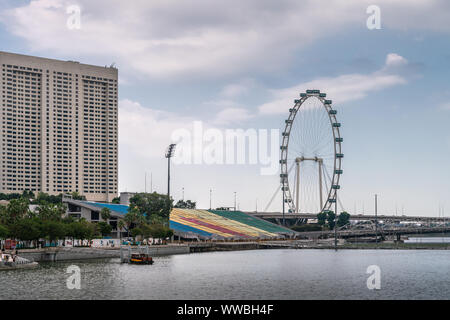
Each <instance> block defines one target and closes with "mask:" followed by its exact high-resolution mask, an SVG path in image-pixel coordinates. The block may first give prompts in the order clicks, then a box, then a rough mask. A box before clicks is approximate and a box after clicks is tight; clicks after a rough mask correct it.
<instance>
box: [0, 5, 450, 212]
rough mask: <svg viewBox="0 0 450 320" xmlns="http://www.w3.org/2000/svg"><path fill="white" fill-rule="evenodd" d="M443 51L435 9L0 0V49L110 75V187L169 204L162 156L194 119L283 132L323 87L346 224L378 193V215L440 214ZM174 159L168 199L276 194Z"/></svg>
mask: <svg viewBox="0 0 450 320" xmlns="http://www.w3.org/2000/svg"><path fill="white" fill-rule="evenodd" d="M370 5H376V6H377V7H378V8H379V22H380V28H369V27H368V19H369V22H370V21H374V20H371V19H372V18H373V11H370V10H369V12H368V11H367V9H368V7H369V6H370ZM74 8H75V11H74ZM77 8H78V9H79V15H77V12H78V11H77V10H78V9H77ZM377 21H378V20H377ZM369 25H370V23H369ZM449 40H450V3H449V2H448V1H445V0H428V1H426V0H411V1H401V0H389V1H387V0H377V1H373V0H371V1H364V0H346V1H337V0H335V1H333V0H329V1H321V0H303V1H299V0H278V1H273V0H248V1H235V0H230V1H211V0H186V1H175V0H152V1H148V0H145V1H144V0H132V1H120V0H96V1H87V0H78V1H76V0H35V1H23V0H14V1H11V0H9V1H5V0H0V50H1V51H8V52H14V53H21V54H28V55H36V56H42V57H48V58H55V59H62V60H75V61H79V62H81V63H87V64H95V65H101V66H104V65H111V64H112V63H114V64H115V66H116V67H117V68H118V69H119V191H138V192H139V191H141V192H142V191H144V190H147V191H150V190H152V191H158V192H161V193H165V192H166V191H167V159H165V158H164V153H165V150H166V148H167V146H168V145H169V144H170V143H172V142H173V137H174V134H175V136H176V135H177V133H180V132H182V133H183V132H184V133H186V132H190V133H192V134H193V133H194V131H193V130H194V127H195V123H197V124H198V123H201V125H202V127H203V129H204V130H209V132H210V133H211V132H212V133H216V134H220V133H222V134H224V133H225V132H226V130H227V129H229V130H236V129H243V130H248V129H255V130H259V129H262V130H269V131H270V130H271V129H276V130H282V129H283V128H284V120H285V119H286V118H287V116H288V111H289V108H292V107H293V105H294V103H293V101H294V99H298V98H299V93H300V92H304V91H305V90H306V89H320V90H321V91H322V92H326V93H327V97H328V98H329V99H332V100H333V108H336V109H337V110H338V120H339V122H341V123H342V127H341V133H342V136H343V137H344V143H343V152H344V154H345V158H344V160H343V169H344V174H343V176H342V180H341V182H340V185H341V189H340V191H339V197H340V200H341V202H342V206H343V209H345V210H346V211H348V212H350V213H355V212H357V213H367V214H369V213H373V211H374V195H375V194H378V199H379V206H378V207H379V213H381V214H395V212H397V213H398V214H401V213H404V214H409V215H428V216H437V215H438V214H442V212H444V214H445V215H447V214H450V197H449V191H450V169H449V168H448V159H450V129H449V126H448V123H449V122H450V81H449V75H450V72H449V71H450V41H449ZM330 130H331V129H330ZM203 139H206V138H205V136H203ZM202 144H203V146H204V147H205V146H207V145H208V141H202ZM277 145H278V144H277ZM177 152H178V153H176V155H175V158H176V157H180V154H179V152H180V151H179V150H178V151H177ZM274 156H275V155H274ZM175 158H174V159H173V160H174V163H173V165H172V168H171V176H172V183H171V190H172V192H171V194H172V196H173V197H174V199H175V200H178V199H180V198H182V196H183V191H182V190H183V188H184V197H185V199H191V200H193V201H196V202H197V207H199V208H209V201H210V189H212V193H211V194H212V199H211V201H212V206H213V207H220V206H233V205H234V196H235V192H236V199H237V205H238V207H239V209H241V210H248V211H254V210H256V209H257V210H258V211H261V210H264V209H265V207H266V205H267V204H268V203H269V200H270V198H271V197H272V195H273V194H274V192H275V191H276V190H277V189H279V181H280V178H279V172H278V171H277V172H276V173H275V174H262V173H261V167H262V164H261V163H256V164H255V163H249V162H246V163H244V164H237V163H235V164H226V163H224V164H218V163H216V164H208V163H205V161H204V159H203V161H200V162H201V163H199V164H196V163H191V164H186V163H180V161H176V159H175ZM145 176H147V186H145ZM281 203H282V202H281V193H278V194H277V195H276V197H275V200H274V201H273V202H272V205H271V206H270V207H269V208H268V210H269V211H276V210H280V209H281Z"/></svg>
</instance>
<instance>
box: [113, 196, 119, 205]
mask: <svg viewBox="0 0 450 320" xmlns="http://www.w3.org/2000/svg"><path fill="white" fill-rule="evenodd" d="M111 203H114V204H120V197H115V198H114V199H112V201H111Z"/></svg>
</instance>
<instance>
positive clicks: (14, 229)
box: [0, 197, 102, 246]
mask: <svg viewBox="0 0 450 320" xmlns="http://www.w3.org/2000/svg"><path fill="white" fill-rule="evenodd" d="M64 213H65V207H64V206H63V204H62V203H57V204H54V203H47V202H45V203H42V204H40V205H39V207H38V208H37V210H36V211H31V210H30V209H29V199H28V198H25V197H21V198H18V199H12V200H10V202H9V204H8V205H7V206H0V239H5V238H7V237H11V238H15V239H20V240H22V241H32V242H35V246H36V245H37V241H38V240H39V239H47V240H49V241H51V242H52V241H55V240H59V239H65V238H73V239H80V240H91V239H93V238H94V237H96V236H98V235H99V234H100V233H101V232H102V229H101V225H100V224H95V223H90V222H88V221H86V220H80V221H75V220H73V219H72V218H70V217H66V218H64Z"/></svg>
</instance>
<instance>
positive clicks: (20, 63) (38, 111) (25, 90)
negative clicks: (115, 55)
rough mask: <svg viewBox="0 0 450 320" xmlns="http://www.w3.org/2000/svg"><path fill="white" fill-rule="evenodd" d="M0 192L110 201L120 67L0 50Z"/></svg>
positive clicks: (115, 163)
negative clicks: (75, 195)
mask: <svg viewBox="0 0 450 320" xmlns="http://www.w3.org/2000/svg"><path fill="white" fill-rule="evenodd" d="M0 68H1V69H0V72H1V75H0V160H1V162H0V192H2V193H21V192H22V191H23V190H31V191H33V192H35V193H37V192H45V193H48V194H60V193H68V192H73V191H76V192H78V193H80V194H81V195H84V196H86V199H87V200H91V201H100V202H111V200H112V199H113V198H114V197H117V188H118V102H117V99H118V86H117V85H118V83H117V80H118V70H117V69H116V68H114V67H99V66H92V65H86V64H81V63H79V62H75V61H59V60H53V59H45V58H38V57H32V56H25V55H19V54H13V53H7V52H1V51H0Z"/></svg>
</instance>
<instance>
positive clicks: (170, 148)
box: [166, 143, 176, 199]
mask: <svg viewBox="0 0 450 320" xmlns="http://www.w3.org/2000/svg"><path fill="white" fill-rule="evenodd" d="M175 146H176V144H175V143H172V144H170V145H169V146H168V147H167V150H166V158H167V197H168V198H169V199H170V158H172V157H173V153H174V152H175Z"/></svg>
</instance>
